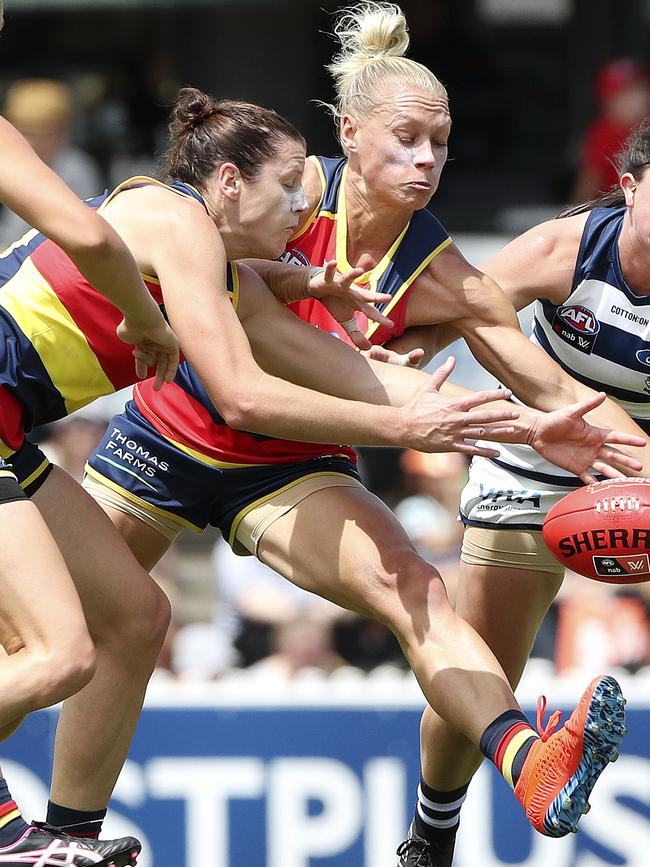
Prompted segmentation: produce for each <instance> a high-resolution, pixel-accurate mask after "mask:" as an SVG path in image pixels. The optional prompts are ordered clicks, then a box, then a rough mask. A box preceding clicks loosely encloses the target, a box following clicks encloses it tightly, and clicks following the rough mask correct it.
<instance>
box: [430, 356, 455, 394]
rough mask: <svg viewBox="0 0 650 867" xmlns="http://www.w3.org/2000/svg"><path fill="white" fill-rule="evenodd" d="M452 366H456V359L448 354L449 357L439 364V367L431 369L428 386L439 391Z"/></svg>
mask: <svg viewBox="0 0 650 867" xmlns="http://www.w3.org/2000/svg"><path fill="white" fill-rule="evenodd" d="M454 367H456V359H455V358H454V356H453V355H450V356H449V358H447V360H446V361H444V362H443V363H442V364H441V365H440V367H437V368H436V369H435V370H434V371H433V373H432V374H431V379H430V381H429V385H428V388H429V389H432V390H433V391H440V388H441V386H442V384H443V383H444V382H445V381H446V380H447V379H449V377H450V375H451V372H452V371H453V369H454Z"/></svg>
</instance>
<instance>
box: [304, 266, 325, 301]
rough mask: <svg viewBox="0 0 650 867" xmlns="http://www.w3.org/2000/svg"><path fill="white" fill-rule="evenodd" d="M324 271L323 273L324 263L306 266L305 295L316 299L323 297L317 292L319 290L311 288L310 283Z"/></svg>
mask: <svg viewBox="0 0 650 867" xmlns="http://www.w3.org/2000/svg"><path fill="white" fill-rule="evenodd" d="M324 273H325V266H324V265H312V266H311V267H310V268H308V273H307V281H306V283H305V292H306V297H308V298H318V299H320V298H322V297H323V296H322V293H319V291H318V290H317V289H312V285H311V284H312V280H315V279H316V277H320V275H321V274H324Z"/></svg>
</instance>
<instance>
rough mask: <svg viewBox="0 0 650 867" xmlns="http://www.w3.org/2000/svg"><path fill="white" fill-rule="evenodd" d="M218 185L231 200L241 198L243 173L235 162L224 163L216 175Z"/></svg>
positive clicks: (222, 193) (223, 194)
mask: <svg viewBox="0 0 650 867" xmlns="http://www.w3.org/2000/svg"><path fill="white" fill-rule="evenodd" d="M215 180H216V182H217V187H218V189H219V192H220V193H221V195H222V196H224V198H226V199H230V200H231V201H235V200H236V199H238V198H239V194H240V192H241V185H242V175H241V172H240V171H239V169H238V168H237V166H236V165H235V164H234V163H222V164H221V165H220V166H219V171H218V172H217V177H216V179H215Z"/></svg>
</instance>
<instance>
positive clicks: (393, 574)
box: [369, 548, 451, 634]
mask: <svg viewBox="0 0 650 867" xmlns="http://www.w3.org/2000/svg"><path fill="white" fill-rule="evenodd" d="M369 585H370V593H369V596H370V601H371V604H372V605H373V609H374V614H375V616H376V617H378V619H381V620H382V621H384V622H385V623H386V624H387V625H388V626H390V627H391V628H392V629H393V630H394V631H396V632H398V634H399V633H401V632H402V631H403V629H404V628H405V625H406V624H407V623H410V622H412V621H413V618H414V617H416V618H419V617H420V616H424V615H426V616H427V617H428V618H431V617H432V616H437V615H438V614H440V615H443V614H445V613H447V612H450V611H451V609H450V606H449V601H448V599H447V592H446V590H445V585H444V583H443V581H442V578H441V577H440V573H439V572H438V570H437V569H436V568H435V567H434V566H432V565H431V564H430V563H427V562H426V560H423V559H422V558H421V557H420V556H418V554H417V553H416V552H415V551H413V550H412V549H409V548H407V549H402V550H400V551H398V552H393V553H392V555H391V556H390V557H384V556H383V555H382V560H381V562H380V563H379V564H378V566H375V568H374V569H373V570H372V572H371V575H370V576H369Z"/></svg>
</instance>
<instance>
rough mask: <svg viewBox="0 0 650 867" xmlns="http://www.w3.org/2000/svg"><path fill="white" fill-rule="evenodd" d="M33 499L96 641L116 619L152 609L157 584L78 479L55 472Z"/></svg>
mask: <svg viewBox="0 0 650 867" xmlns="http://www.w3.org/2000/svg"><path fill="white" fill-rule="evenodd" d="M32 499H33V501H34V502H35V503H36V505H37V506H38V508H39V510H40V512H41V514H42V515H43V517H44V518H45V521H46V523H47V525H48V527H49V529H50V531H51V533H52V535H53V536H54V538H55V539H56V541H57V544H58V545H59V548H60V549H61V551H62V553H63V556H64V558H65V560H66V563H67V565H68V568H69V569H70V572H71V574H72V577H73V579H74V582H75V586H76V588H77V592H78V593H79V596H80V598H81V602H82V604H83V608H84V612H85V615H86V619H87V621H88V626H89V629H90V632H91V634H92V635H93V636H97V635H98V634H100V633H101V632H103V631H106V630H108V629H110V628H111V619H112V618H115V617H122V616H123V615H124V613H125V611H127V610H128V611H130V612H136V611H137V610H138V607H139V606H140V605H142V606H147V605H149V604H150V603H152V601H153V600H152V594H153V599H155V597H156V594H157V593H158V589H157V587H156V585H155V582H154V581H153V579H151V578H150V576H149V575H148V574H147V572H145V570H144V569H142V567H141V566H140V565H139V564H138V563H137V561H136V560H135V558H134V557H133V555H132V554H131V552H130V551H129V549H128V547H127V545H126V544H125V542H124V540H123V539H122V538H121V536H120V534H119V533H118V532H117V530H116V529H115V527H114V526H113V524H112V523H111V521H110V520H109V518H108V517H107V515H106V514H105V513H104V512H103V511H102V509H101V508H100V507H99V506H98V505H97V503H96V502H95V501H94V500H93V499H92V497H90V496H89V495H88V494H87V493H86V491H84V490H83V488H82V487H81V486H80V485H79V484H78V483H77V482H76V481H75V480H74V479H72V478H71V477H70V476H68V474H67V473H65V472H64V471H63V470H61V469H59V468H58V467H54V468H53V469H52V472H51V473H50V475H49V476H48V478H47V480H46V481H45V483H44V484H43V485H42V487H40V488H39V489H38V491H37V492H36V493H35V494H34V496H33V498H32ZM62 504H65V505H64V507H62Z"/></svg>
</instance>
